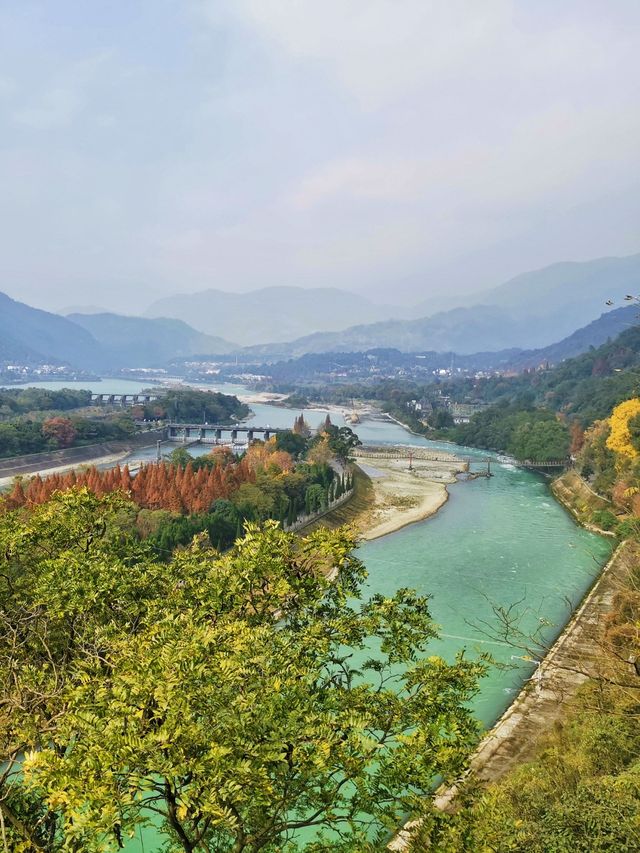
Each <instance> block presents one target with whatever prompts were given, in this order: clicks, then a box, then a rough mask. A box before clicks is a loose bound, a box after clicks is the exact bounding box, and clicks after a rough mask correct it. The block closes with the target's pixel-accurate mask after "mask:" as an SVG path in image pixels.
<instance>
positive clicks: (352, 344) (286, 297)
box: [0, 255, 640, 371]
mask: <svg viewBox="0 0 640 853" xmlns="http://www.w3.org/2000/svg"><path fill="white" fill-rule="evenodd" d="M639 290H640V255H633V256H630V257H626V258H601V259H598V260H594V261H590V262H586V263H562V264H555V265H553V266H550V267H546V268H545V269H542V270H538V271H535V272H531V273H527V274H525V275H522V276H518V277H517V278H515V279H512V280H511V281H509V282H507V283H505V284H503V285H500V286H499V287H497V288H495V289H494V290H492V291H488V292H486V293H484V294H480V295H478V296H477V299H478V300H480V302H479V303H478V304H476V305H467V306H466V307H456V308H452V309H451V310H448V311H439V312H438V313H435V314H431V315H429V314H424V315H422V316H421V315H420V313H419V312H428V310H429V307H428V306H429V303H428V302H423V303H421V304H420V305H419V306H418V307H414V308H412V309H410V308H404V309H400V308H394V307H392V306H390V305H389V306H382V305H376V304H374V303H373V302H370V301H368V300H366V299H363V298H361V297H359V296H357V295H356V294H354V293H350V292H347V291H343V290H338V289H332V288H320V289H309V290H305V289H303V288H292V287H275V288H264V289H262V290H258V291H255V292H253V293H245V294H230V293H224V292H222V291H215V290H208V291H202V292H201V293H198V294H192V295H190V296H189V295H186V296H181V297H177V296H176V297H172V298H170V299H165V300H161V301H159V302H156V303H155V304H154V305H153V306H151V307H150V308H149V310H148V312H147V314H149V315H150V316H145V317H130V316H124V315H119V314H114V313H108V312H100V313H73V314H70V315H68V316H66V317H62V316H60V315H56V314H52V313H49V312H46V311H41V310H39V309H37V308H32V307H30V306H28V305H25V304H24V303H21V302H18V301H16V300H13V299H11V298H9V297H8V296H6V295H4V294H0V334H1V339H0V361H1V362H2V363H3V364H5V365H6V364H8V363H10V362H12V361H15V362H17V363H19V364H36V363H50V364H69V365H72V366H74V367H77V368H81V369H84V370H92V371H109V370H119V369H122V368H125V367H127V368H141V367H147V368H163V367H166V366H167V365H169V364H176V363H178V362H179V361H181V360H182V361H184V360H185V359H189V358H191V357H193V358H200V359H207V358H209V359H211V360H213V361H215V359H216V358H218V359H219V358H221V357H225V356H229V354H231V353H233V355H234V359H236V360H237V361H238V362H239V363H245V364H246V363H252V364H260V363H262V362H275V361H278V360H286V359H292V358H293V359H296V358H300V357H301V356H304V355H307V354H319V353H330V352H334V353H335V352H366V351H368V350H374V349H380V348H382V349H394V350H398V351H400V352H405V353H425V352H426V353H455V354H457V355H458V356H469V355H472V354H477V353H481V354H486V353H494V354H495V353H497V354H498V356H499V361H500V363H504V359H503V356H502V355H501V354H502V353H504V352H510V351H514V350H518V351H519V352H522V353H523V354H522V356H521V357H520V361H517V360H515V361H513V363H514V365H515V366H516V368H517V367H518V366H520V367H526V366H531V365H534V364H535V363H537V362H539V361H540V360H548V361H551V362H557V361H559V360H562V359H563V358H567V357H570V356H572V355H576V354H579V353H580V352H583V351H584V350H585V349H587V348H588V347H589V346H597V345H599V344H601V343H602V342H603V341H604V340H606V337H607V336H612V335H615V334H617V333H618V332H620V331H622V330H623V329H622V328H621V325H624V324H632V323H633V322H634V320H635V317H631V315H629V314H623V313H620V310H624V309H620V310H617V311H616V310H614V311H611V312H609V313H606V314H604V315H603V316H600V315H601V314H602V312H603V311H604V310H605V303H606V302H607V301H609V300H612V301H613V303H614V305H615V306H622V305H624V297H625V295H626V294H628V293H632V294H633V293H638V291H639ZM171 311H173V312H174V314H173V315H171V314H170V312H171ZM161 312H166V313H164V315H163V316H155V315H156V314H160V313H161ZM394 312H396V313H397V314H401V313H403V312H404V313H405V314H407V313H408V314H411V316H413V317H414V319H392V315H393V313H394ZM178 314H180V315H182V316H177V315H178ZM151 315H154V316H151ZM381 316H384V317H385V319H384V320H381V319H380V317H381ZM356 318H358V319H360V320H362V319H367V318H376V322H367V323H358V324H354V322H353V321H354V319H356ZM598 318H599V319H598ZM189 320H191V322H189ZM341 325H342V326H344V327H345V328H343V329H342V330H340V331H336V330H335V329H336V327H339V326H341ZM331 327H333V329H334V330H333V331H330V330H328V329H330V328H331ZM302 329H304V330H313V332H312V333H311V334H304V335H302V336H300V337H295V334H296V332H298V331H300V330H302ZM576 330H579V331H578V332H576ZM269 336H271V337H269ZM292 336H293V339H292ZM261 340H263V341H264V340H267V341H268V342H266V343H260V342H259V341H261ZM247 342H252V343H251V345H246V344H247ZM558 342H560V343H558ZM510 357H511V356H510ZM483 363H484V362H483Z"/></svg>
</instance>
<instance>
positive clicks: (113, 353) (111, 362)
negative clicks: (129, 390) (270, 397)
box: [68, 313, 237, 367]
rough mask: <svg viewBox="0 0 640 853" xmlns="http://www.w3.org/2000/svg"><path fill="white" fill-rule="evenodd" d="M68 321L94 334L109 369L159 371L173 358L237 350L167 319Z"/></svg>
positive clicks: (85, 317) (77, 317) (80, 317)
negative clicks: (145, 368)
mask: <svg viewBox="0 0 640 853" xmlns="http://www.w3.org/2000/svg"><path fill="white" fill-rule="evenodd" d="M68 319H69V320H71V321H73V322H74V323H77V325H78V326H81V327H82V328H83V329H85V330H86V331H87V332H90V333H91V335H92V336H93V337H94V338H95V340H96V341H97V342H98V344H99V346H100V352H101V361H102V363H103V364H105V365H106V366H108V367H157V366H162V365H164V364H166V362H167V361H169V360H170V359H172V358H178V357H181V356H182V357H184V356H190V355H195V354H196V353H202V352H205V353H215V354H219V355H222V354H224V353H228V352H231V350H234V349H237V346H236V344H232V343H229V341H225V340H223V339H222V338H217V337H212V336H210V335H204V334H202V333H201V332H197V331H196V330H195V329H192V328H191V326H188V325H187V324H186V323H183V322H182V320H169V319H167V318H166V317H160V318H158V319H155V320H151V319H147V318H144V317H125V316H123V315H120V314H108V313H105V314H70V315H69V317H68Z"/></svg>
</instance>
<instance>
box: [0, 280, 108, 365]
mask: <svg viewBox="0 0 640 853" xmlns="http://www.w3.org/2000/svg"><path fill="white" fill-rule="evenodd" d="M96 350H97V345H96V341H95V340H94V338H93V337H92V336H91V335H90V334H89V332H87V331H86V330H85V329H82V328H80V327H79V326H77V325H76V324H75V323H72V322H71V320H67V318H66V317H60V316H59V315H58V314H50V313H49V312H48V311H41V310H40V309H39V308H31V306H29V305H25V304H24V303H23V302H17V301H16V300H15V299H11V297H9V296H7V295H6V294H5V293H0V359H1V360H2V361H4V362H8V361H16V362H18V363H20V364H42V363H44V362H49V363H54V364H57V363H69V364H73V365H74V366H81V367H83V366H84V367H87V368H89V369H91V370H93V369H95V367H96V355H97V352H96Z"/></svg>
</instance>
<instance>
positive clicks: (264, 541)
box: [0, 492, 484, 853]
mask: <svg viewBox="0 0 640 853" xmlns="http://www.w3.org/2000/svg"><path fill="white" fill-rule="evenodd" d="M127 512H128V505H127V502H126V501H125V500H123V499H120V498H117V497H114V496H111V497H109V498H103V499H98V498H95V497H94V496H92V495H90V494H88V493H87V492H69V493H65V494H62V495H57V496H56V497H55V498H54V499H53V501H52V502H51V503H49V504H46V505H44V506H42V507H38V508H36V509H35V510H34V512H33V513H32V514H30V515H25V514H24V513H9V514H7V515H6V516H4V517H3V518H2V519H0V546H1V553H2V555H3V556H2V558H1V559H2V570H1V572H0V574H1V575H2V577H1V578H0V583H1V586H0V590H1V592H0V605H1V610H0V615H1V619H2V622H1V633H0V670H1V672H2V678H3V696H2V703H3V704H2V712H1V716H0V725H1V729H0V736H1V738H2V746H3V749H4V753H3V760H7V759H8V758H9V757H10V756H13V757H14V759H17V758H19V757H21V760H20V761H16V762H15V763H14V764H13V765H12V766H10V765H8V764H7V765H5V766H6V767H9V769H8V770H7V771H6V772H5V776H4V777H3V778H2V779H1V780H0V782H1V783H2V789H1V790H0V808H1V809H2V814H3V817H4V824H5V826H6V828H7V829H6V831H7V832H8V833H9V838H10V842H11V844H12V845H13V846H11V847H10V849H12V850H16V851H31V850H45V851H49V853H52V852H53V851H60V850H74V851H79V850H82V851H106V850H111V849H113V850H115V849H118V848H120V847H122V846H123V845H124V844H125V843H126V839H127V837H128V836H129V835H130V834H131V833H132V832H133V831H134V830H135V829H136V826H138V825H140V824H144V823H146V822H148V821H149V820H150V819H153V820H154V822H155V823H156V824H157V823H158V822H159V825H160V831H161V833H162V834H163V835H164V837H165V838H166V844H167V849H168V850H171V851H179V850H186V851H195V850H198V851H201V850H208V851H247V853H249V851H251V853H253V851H276V850H291V851H294V850H302V849H305V850H307V851H321V850H345V851H347V850H349V851H355V850H358V851H362V850H367V849H380V844H381V843H382V841H383V839H384V838H385V837H387V835H388V833H390V832H392V831H393V830H394V829H395V828H397V826H398V825H399V823H401V821H402V819H403V817H404V816H405V815H406V814H407V813H408V812H412V813H420V812H422V811H423V810H424V809H425V808H427V806H428V797H429V792H430V791H431V788H432V785H433V782H434V779H435V778H436V777H437V776H442V777H445V778H453V777H455V776H457V775H458V774H459V773H460V772H461V770H462V769H463V767H464V764H465V761H466V757H467V755H468V753H469V750H470V747H471V745H472V744H473V742H474V740H475V738H476V735H477V729H476V723H475V721H474V720H473V717H472V715H471V713H470V712H469V710H468V708H467V702H468V700H469V699H470V698H471V697H472V696H473V695H474V693H475V691H476V684H477V679H478V678H479V677H480V676H481V675H482V673H483V671H484V664H483V663H482V662H472V661H468V660H466V659H465V658H464V656H463V655H460V656H459V657H458V659H457V660H456V661H455V662H454V663H451V664H450V663H447V662H445V661H444V660H442V659H441V658H438V657H425V655H424V652H425V648H426V646H427V644H428V642H429V641H430V640H431V639H432V638H434V637H435V636H436V631H435V628H434V625H433V623H432V621H431V617H430V614H429V610H428V603H427V600H426V599H424V598H421V597H418V596H416V594H415V593H413V592H412V591H410V590H399V591H398V592H397V593H396V594H395V595H394V596H393V597H390V598H385V597H382V596H374V597H373V598H371V599H369V600H368V601H361V600H359V590H360V586H361V584H362V581H363V580H364V578H365V571H364V568H363V566H362V564H361V563H360V562H359V561H358V560H357V559H356V558H355V557H354V555H353V547H354V542H353V540H352V538H351V536H350V534H349V533H348V531H345V530H341V531H328V530H320V531H317V532H316V533H314V534H312V535H311V536H309V537H308V538H306V539H299V538H297V537H295V536H293V535H289V534H286V533H284V532H283V531H282V529H281V528H280V527H279V525H278V524H277V523H275V522H269V523H267V524H266V525H265V526H264V528H262V529H261V528H259V527H258V526H256V525H247V527H246V535H245V537H244V539H242V540H239V541H238V542H237V543H236V545H235V547H234V548H233V549H232V550H231V551H229V552H227V553H225V554H224V555H220V554H219V553H217V552H216V551H214V550H212V549H210V548H205V547H204V546H203V544H202V541H200V540H197V539H196V540H194V543H193V544H192V546H191V547H190V548H189V549H188V550H185V551H182V552H180V553H176V554H175V556H174V558H173V559H172V560H171V561H170V562H168V563H158V562H156V561H155V559H154V558H153V557H152V555H151V554H150V552H149V551H148V550H147V549H146V548H145V546H144V545H140V543H134V542H128V541H127V539H126V537H124V536H122V535H121V533H120V529H119V522H118V519H119V518H121V517H122V516H123V515H126V513H127ZM425 798H426V800H425ZM25 814H26V816H27V820H22V819H21V815H25Z"/></svg>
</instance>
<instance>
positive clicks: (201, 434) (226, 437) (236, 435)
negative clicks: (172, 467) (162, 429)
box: [166, 424, 286, 444]
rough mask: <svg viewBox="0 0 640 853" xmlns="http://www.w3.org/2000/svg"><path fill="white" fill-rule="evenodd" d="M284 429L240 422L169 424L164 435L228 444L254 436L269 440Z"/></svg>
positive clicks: (186, 440)
mask: <svg viewBox="0 0 640 853" xmlns="http://www.w3.org/2000/svg"><path fill="white" fill-rule="evenodd" d="M285 431H286V430H284V429H282V428H280V427H270V426H266V427H260V426H242V425H241V424H169V425H168V426H167V427H166V436H167V439H168V440H169V441H181V442H182V443H183V444H187V443H190V444H193V443H200V444H228V443H235V442H240V441H242V439H245V440H246V443H247V444H251V442H252V441H254V440H255V439H256V438H260V439H262V440H263V441H269V439H270V438H271V436H272V435H276V434H277V433H279V432H285Z"/></svg>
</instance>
